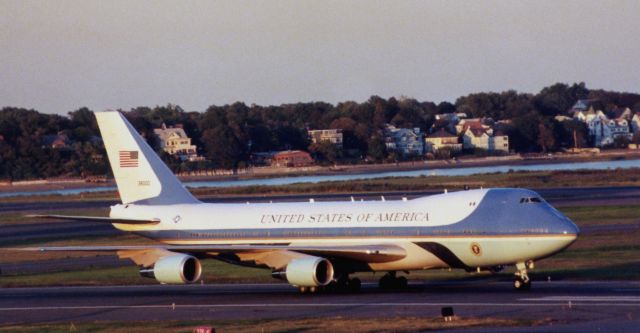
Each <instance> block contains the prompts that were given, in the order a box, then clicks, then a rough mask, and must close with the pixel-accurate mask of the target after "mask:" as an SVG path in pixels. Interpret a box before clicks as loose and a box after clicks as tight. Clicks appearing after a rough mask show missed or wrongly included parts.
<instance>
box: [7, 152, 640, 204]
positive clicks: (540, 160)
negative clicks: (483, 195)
mask: <svg viewBox="0 0 640 333" xmlns="http://www.w3.org/2000/svg"><path fill="white" fill-rule="evenodd" d="M634 159H640V150H611V151H605V152H601V153H598V154H593V153H582V154H568V153H560V154H549V155H536V156H534V157H527V156H522V155H508V156H492V157H480V158H473V157H471V158H460V159H455V160H454V159H452V160H425V161H410V162H400V163H384V164H356V165H338V166H313V167H303V168H251V169H246V171H243V172H241V173H239V174H235V175H234V174H232V173H231V172H230V171H227V172H225V173H224V174H217V175H184V174H183V175H178V178H179V179H180V181H182V182H194V181H221V180H247V179H268V178H278V177H292V178H293V177H302V176H324V175H341V174H350V175H357V174H368V173H372V174H377V173H386V172H396V171H414V170H423V169H457V168H471V167H491V166H504V165H509V166H520V165H532V164H536V165H541V164H560V163H572V162H597V161H612V160H634ZM639 166H640V164H639ZM113 186H115V182H114V180H113V179H108V180H106V181H105V182H99V183H96V182H87V181H86V180H84V179H82V178H64V179H63V178H55V179H39V180H30V181H18V182H13V183H10V182H1V181H0V193H13V192H28V191H47V190H62V189H82V188H87V189H89V188H100V187H113Z"/></svg>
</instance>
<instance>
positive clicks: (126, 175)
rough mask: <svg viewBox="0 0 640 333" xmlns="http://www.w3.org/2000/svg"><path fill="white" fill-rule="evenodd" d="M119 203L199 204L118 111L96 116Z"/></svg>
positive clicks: (97, 113) (96, 113)
mask: <svg viewBox="0 0 640 333" xmlns="http://www.w3.org/2000/svg"><path fill="white" fill-rule="evenodd" d="M95 115H96V119H97V120H98V127H99V128H100V133H101V134H102V140H103V141H104V146H105V148H106V149H107V155H108V156H109V163H110V164H111V170H113V176H114V177H115V179H116V184H117V185H118V191H119V192H120V198H121V199H122V203H124V204H128V203H133V202H135V203H142V204H148V205H169V204H181V203H197V202H199V201H198V200H197V199H196V198H195V197H194V196H193V195H191V193H190V192H189V191H188V190H187V189H186V188H184V186H182V183H180V181H179V180H178V179H177V178H176V176H175V175H174V174H173V172H171V170H169V168H168V167H167V166H166V165H165V164H164V163H163V162H162V160H161V159H160V158H159V157H158V155H157V154H156V153H155V152H154V151H153V149H151V147H149V145H148V144H147V143H146V142H145V140H144V139H143V138H142V137H141V136H140V135H139V134H138V132H137V131H136V130H135V128H133V126H132V125H131V124H130V123H129V122H128V121H127V119H126V118H125V117H124V115H122V114H121V113H120V112H118V111H104V112H95Z"/></svg>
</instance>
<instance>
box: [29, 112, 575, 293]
mask: <svg viewBox="0 0 640 333" xmlns="http://www.w3.org/2000/svg"><path fill="white" fill-rule="evenodd" d="M95 115H96V118H97V121H98V126H99V128H100V132H101V134H102V139H103V141H104V145H105V148H106V151H107V155H108V158H109V162H110V164H111V168H112V170H113V175H114V177H115V181H116V183H117V187H118V191H119V194H120V198H121V199H122V204H118V205H114V206H112V207H111V210H110V214H109V217H88V216H61V215H37V216H39V217H46V218H57V219H70V220H81V221H93V222H105V223H111V224H113V226H114V227H115V228H117V229H120V230H123V231H127V232H133V233H135V234H138V235H141V236H144V237H148V238H150V239H153V240H156V241H158V244H157V245H152V246H149V245H138V246H117V245H112V246H68V247H43V248H37V249H34V248H32V249H31V250H38V251H91V252H96V251H100V252H113V253H116V254H117V255H118V256H119V257H120V258H129V259H131V260H132V261H133V262H135V263H136V264H137V265H139V266H140V273H141V274H142V275H143V276H146V277H152V278H155V279H156V280H158V281H159V282H160V283H167V284H170V283H171V284H183V283H194V282H197V281H198V280H199V279H200V278H201V273H202V266H201V264H200V261H201V260H203V259H208V258H215V259H219V260H222V261H225V262H229V263H233V264H239V265H249V266H255V267H264V268H267V269H269V270H270V271H271V274H272V275H273V276H274V277H276V278H279V279H283V280H286V281H288V282H289V283H290V284H291V285H293V286H295V287H297V288H299V289H300V291H301V292H303V293H305V292H316V291H318V290H353V291H355V290H358V289H359V288H360V280H358V279H357V278H350V275H351V274H353V273H356V272H386V274H384V276H383V277H382V278H381V279H380V287H381V288H401V287H403V286H406V284H407V280H406V278H404V277H402V276H398V275H396V272H398V271H413V270H424V269H435V268H458V269H465V270H468V271H480V270H496V269H499V268H502V267H504V266H507V265H515V267H516V273H515V279H514V286H515V288H517V289H521V290H524V289H529V288H530V286H531V279H530V278H529V275H528V274H527V272H528V270H529V269H531V268H532V267H533V262H534V261H536V260H539V259H542V258H545V257H548V256H551V255H553V254H555V253H558V252H560V251H562V250H563V249H565V248H567V247H568V246H569V245H570V244H571V243H573V242H574V241H575V240H576V237H577V235H578V232H579V231H578V228H577V227H576V225H575V224H574V223H573V222H572V221H571V220H569V219H568V218H567V217H565V216H564V215H563V214H562V213H560V212H559V211H557V210H556V209H554V208H553V207H552V206H551V205H549V204H548V203H547V202H545V201H544V200H543V199H542V198H541V197H540V195H538V194H537V193H536V192H533V191H530V190H526V189H509V188H493V189H478V190H468V191H460V192H450V193H443V194H439V195H432V196H427V197H420V198H416V199H412V200H397V201H391V200H389V201H365V202H357V201H355V202H354V201H351V202H294V203H251V204H238V203H203V202H201V201H199V200H198V199H196V198H195V197H194V196H193V195H192V194H191V193H190V192H189V191H188V190H187V189H186V188H185V187H184V186H183V185H182V184H181V183H180V181H179V180H178V179H177V178H176V177H175V176H174V174H173V173H172V172H171V170H169V168H168V167H167V166H166V165H165V164H164V163H163V162H162V160H161V159H160V158H159V157H158V155H157V154H156V153H155V152H154V151H153V149H152V148H151V147H149V145H148V144H147V143H146V142H145V140H144V139H143V138H142V137H141V136H140V135H139V134H138V133H137V131H136V130H135V128H134V127H133V126H132V125H131V124H130V123H129V122H128V121H127V120H126V118H125V117H124V116H123V115H122V114H121V113H120V112H117V111H105V112H96V113H95Z"/></svg>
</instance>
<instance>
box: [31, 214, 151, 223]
mask: <svg viewBox="0 0 640 333" xmlns="http://www.w3.org/2000/svg"><path fill="white" fill-rule="evenodd" d="M26 217H30V218H44V219H59V220H69V221H85V222H101V223H119V224H136V225H141V224H149V225H153V224H158V223H160V219H118V218H111V217H100V216H71V215H40V214H34V215H26Z"/></svg>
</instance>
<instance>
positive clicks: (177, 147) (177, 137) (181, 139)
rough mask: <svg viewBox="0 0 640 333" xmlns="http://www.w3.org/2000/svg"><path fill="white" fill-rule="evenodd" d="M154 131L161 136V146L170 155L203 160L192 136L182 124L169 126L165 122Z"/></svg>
mask: <svg viewBox="0 0 640 333" xmlns="http://www.w3.org/2000/svg"><path fill="white" fill-rule="evenodd" d="M153 132H154V133H155V134H156V135H157V136H158V138H160V147H161V148H162V149H163V150H164V151H166V152H167V153H169V154H170V155H177V156H178V157H180V159H181V160H183V161H184V160H189V161H201V160H203V158H202V157H200V156H198V153H197V151H196V146H195V145H192V144H191V138H190V137H188V136H187V133H185V131H184V129H183V128H182V126H176V127H167V125H165V124H164V123H163V124H162V127H161V128H156V129H154V130H153Z"/></svg>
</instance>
